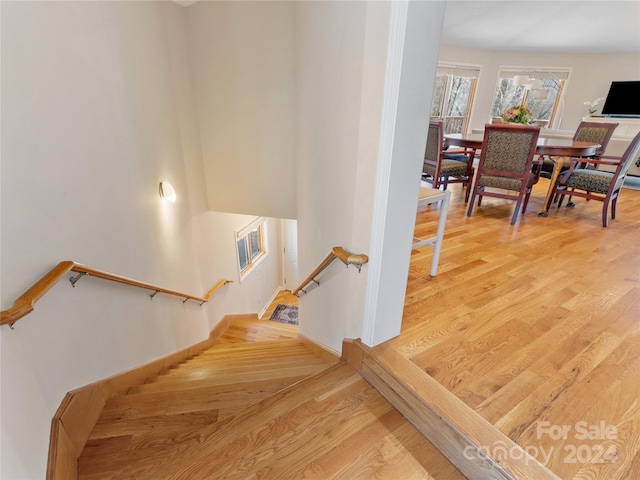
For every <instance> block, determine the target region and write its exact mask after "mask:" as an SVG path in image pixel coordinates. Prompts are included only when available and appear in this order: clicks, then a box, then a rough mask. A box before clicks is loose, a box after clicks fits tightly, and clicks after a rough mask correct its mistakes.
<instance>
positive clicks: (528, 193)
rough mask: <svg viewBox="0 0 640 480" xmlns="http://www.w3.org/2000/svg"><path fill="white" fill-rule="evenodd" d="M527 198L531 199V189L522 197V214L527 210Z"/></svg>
mask: <svg viewBox="0 0 640 480" xmlns="http://www.w3.org/2000/svg"><path fill="white" fill-rule="evenodd" d="M529 197H531V189H530V188H529V189H528V190H527V193H526V194H525V196H524V202H523V203H522V213H523V214H524V212H525V211H526V210H527V205H529Z"/></svg>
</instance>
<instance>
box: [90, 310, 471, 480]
mask: <svg viewBox="0 0 640 480" xmlns="http://www.w3.org/2000/svg"><path fill="white" fill-rule="evenodd" d="M295 330H296V329H295V328H292V327H290V326H286V325H281V324H278V323H276V322H269V321H264V320H258V319H257V317H256V316H245V317H241V318H238V319H237V320H236V321H234V322H233V324H232V325H231V327H230V328H229V329H228V330H227V331H226V332H225V334H224V335H223V337H222V338H221V339H220V341H219V342H218V343H217V344H216V345H214V346H213V347H211V348H209V349H207V350H205V351H203V352H202V353H200V354H199V355H197V356H195V357H193V358H191V359H189V360H187V361H184V362H182V363H180V364H178V365H175V366H174V367H172V368H169V369H167V370H166V371H164V372H161V373H160V374H159V375H157V376H154V377H152V378H149V379H147V380H146V381H145V382H144V383H142V384H139V385H135V386H133V387H131V388H129V389H128V390H127V392H126V393H124V394H120V395H116V396H115V397H112V398H111V399H109V400H108V401H107V403H106V405H105V406H104V409H103V411H102V414H101V416H100V418H99V419H98V422H97V424H96V425H95V427H94V429H93V431H92V433H91V435H90V437H89V440H88V442H87V444H86V446H85V448H84V450H83V451H82V453H81V455H80V458H79V462H78V478H79V479H87V480H88V479H104V478H127V479H130V478H135V479H154V480H158V479H189V480H192V479H218V478H224V479H233V478H238V479H275V478H291V479H293V478H305V479H331V478H335V479H348V480H351V479H356V478H363V479H370V478H374V477H375V478H378V477H380V478H393V479H394V480H401V479H432V478H433V479H443V480H444V479H446V480H455V479H463V478H465V477H464V476H463V475H462V474H461V473H460V472H459V471H458V470H457V469H456V468H455V467H454V466H453V465H452V464H451V463H449V461H448V460H447V459H446V458H445V457H444V456H442V454H441V453H440V452H439V451H438V450H437V449H435V447H433V446H432V445H431V444H430V443H429V442H428V441H427V440H425V438H424V437H423V436H422V435H421V434H420V433H419V432H418V431H417V430H416V429H415V428H414V427H413V426H412V425H411V424H410V423H409V422H408V421H407V420H406V419H405V418H404V417H403V416H402V415H401V414H400V413H399V412H398V411H397V410H395V409H394V408H393V407H392V406H391V405H390V404H389V403H388V402H387V401H386V400H385V399H384V398H383V397H382V396H381V395H380V394H379V393H378V392H377V390H376V389H375V388H373V387H372V386H371V385H370V384H369V383H368V382H367V381H365V380H364V379H363V378H362V377H361V376H360V374H358V373H357V372H356V371H355V370H354V369H353V368H352V367H350V366H349V365H348V364H347V363H346V362H345V361H341V360H339V359H338V358H336V357H334V356H333V355H331V354H329V353H327V352H326V351H324V350H322V349H320V348H319V347H317V346H315V345H314V344H312V343H311V342H308V341H306V340H304V339H301V338H298V337H297V335H296V333H295Z"/></svg>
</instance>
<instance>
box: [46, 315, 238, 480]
mask: <svg viewBox="0 0 640 480" xmlns="http://www.w3.org/2000/svg"><path fill="white" fill-rule="evenodd" d="M236 318H238V315H226V316H225V317H224V318H223V319H222V320H220V322H218V324H217V325H216V326H215V327H214V328H213V329H212V330H211V332H210V333H209V338H208V339H207V340H203V341H202V342H199V343H197V344H195V345H192V346H190V347H187V348H184V349H182V350H180V351H178V352H175V353H172V354H170V355H167V356H166V357H162V358H159V359H157V360H154V361H152V362H150V363H147V364H145V365H141V366H139V367H136V368H132V369H131V370H127V371H126V372H123V373H119V374H116V375H113V376H111V377H108V378H105V379H103V380H99V381H97V382H94V383H91V384H89V385H86V386H84V387H80V388H78V389H76V390H72V391H70V392H68V393H67V394H66V395H65V397H64V399H63V400H62V402H61V403H60V406H59V407H58V410H57V411H56V413H55V415H54V417H53V420H52V421H51V434H50V437H49V455H48V460H47V477H46V478H47V480H76V479H77V476H78V458H79V457H80V454H81V453H82V450H83V449H84V446H85V444H86V443H87V439H88V438H89V435H90V434H91V431H92V430H93V428H94V427H95V424H96V422H97V421H98V418H99V417H100V414H101V413H102V409H103V408H104V405H105V403H106V402H107V400H109V399H110V398H111V397H113V396H114V395H116V394H118V393H121V392H125V391H126V390H127V389H129V388H130V387H132V386H133V385H137V384H139V383H140V382H142V381H144V380H145V379H146V378H148V377H151V376H153V375H157V374H158V373H160V372H162V371H163V370H166V369H167V368H169V367H171V366H172V365H175V364H177V363H180V362H183V361H185V360H187V359H189V358H191V357H193V356H194V355H197V354H198V353H200V352H202V351H203V350H205V349H207V348H209V347H211V346H212V345H214V344H215V343H216V342H217V341H218V339H219V338H220V337H221V336H222V334H223V333H224V332H225V330H227V328H229V325H231V323H232V322H233V321H234V320H235V319H236Z"/></svg>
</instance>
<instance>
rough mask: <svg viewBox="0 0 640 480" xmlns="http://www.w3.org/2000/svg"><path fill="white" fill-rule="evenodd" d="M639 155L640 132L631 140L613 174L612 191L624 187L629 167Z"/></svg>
mask: <svg viewBox="0 0 640 480" xmlns="http://www.w3.org/2000/svg"><path fill="white" fill-rule="evenodd" d="M638 156H640V132H639V133H638V134H637V135H636V136H635V137H634V138H633V140H631V143H630V144H629V146H628V147H627V149H626V150H625V152H624V154H623V155H622V157H621V158H620V164H619V165H618V168H616V171H615V173H614V174H613V181H612V182H611V187H610V188H609V190H610V191H614V192H615V191H616V190H618V189H620V188H621V187H622V183H623V182H624V178H625V177H626V176H627V172H628V171H629V168H631V165H632V164H633V162H635V161H636V160H638Z"/></svg>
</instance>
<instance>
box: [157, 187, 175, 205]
mask: <svg viewBox="0 0 640 480" xmlns="http://www.w3.org/2000/svg"><path fill="white" fill-rule="evenodd" d="M160 198H162V199H163V200H166V201H167V202H171V203H176V198H178V197H177V195H176V191H175V190H174V188H173V186H172V185H171V184H170V183H169V182H160Z"/></svg>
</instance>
